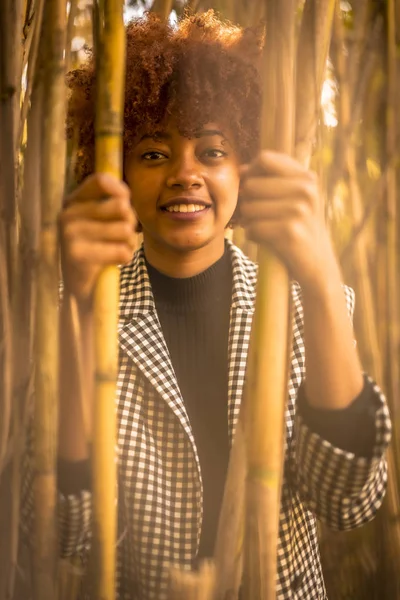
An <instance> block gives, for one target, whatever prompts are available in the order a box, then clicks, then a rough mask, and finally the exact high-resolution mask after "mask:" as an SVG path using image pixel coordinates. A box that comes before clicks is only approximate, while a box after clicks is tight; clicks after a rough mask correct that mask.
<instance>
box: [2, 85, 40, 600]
mask: <svg viewBox="0 0 400 600" xmlns="http://www.w3.org/2000/svg"><path fill="white" fill-rule="evenodd" d="M31 102H32V105H31V109H30V111H29V115H28V122H27V146H26V151H25V154H24V168H23V189H22V194H21V201H20V205H19V214H20V241H19V248H18V273H17V277H16V287H15V296H16V297H15V306H14V307H13V312H14V340H15V351H14V385H13V397H14V400H15V402H14V415H13V440H14V456H13V463H14V464H13V480H12V511H11V546H10V554H11V568H10V572H9V579H8V584H7V594H8V597H9V598H13V597H14V587H15V578H16V574H17V570H18V543H19V516H20V492H21V457H22V453H23V450H24V447H25V437H26V436H25V433H26V427H27V422H28V417H29V414H30V413H31V408H32V396H33V394H32V387H33V381H32V379H33V377H32V376H33V337H34V335H33V334H34V313H35V289H36V287H35V279H34V273H35V258H36V255H37V240H38V228H39V208H40V168H41V164H40V161H41V155H42V144H41V141H42V131H41V126H42V105H43V81H36V84H35V86H34V89H33V93H32V99H31Z"/></svg>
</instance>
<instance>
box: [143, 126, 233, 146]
mask: <svg viewBox="0 0 400 600" xmlns="http://www.w3.org/2000/svg"><path fill="white" fill-rule="evenodd" d="M204 137H220V138H223V139H224V140H229V133H228V132H227V131H226V128H223V127H221V126H220V125H219V124H218V123H215V122H211V123H206V124H205V125H204V126H203V127H201V128H199V129H197V130H195V131H194V132H193V133H191V134H190V135H184V134H182V133H181V132H180V131H179V129H178V126H177V125H176V124H175V123H174V122H173V121H172V122H169V123H167V124H165V125H162V126H159V127H156V128H154V129H153V130H152V131H145V130H144V131H141V132H139V133H138V135H137V136H136V143H137V144H138V143H140V142H141V141H143V140H148V139H151V140H160V141H171V140H176V139H179V138H182V139H201V138H204Z"/></svg>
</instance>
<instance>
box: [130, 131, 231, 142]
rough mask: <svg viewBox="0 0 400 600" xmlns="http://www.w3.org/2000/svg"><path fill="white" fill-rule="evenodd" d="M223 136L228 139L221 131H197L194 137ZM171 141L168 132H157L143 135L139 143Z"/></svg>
mask: <svg viewBox="0 0 400 600" xmlns="http://www.w3.org/2000/svg"><path fill="white" fill-rule="evenodd" d="M215 135H218V136H221V137H222V138H224V140H226V139H227V138H226V137H225V135H224V134H223V133H222V131H220V130H219V129H201V130H200V131H197V132H196V133H195V134H194V137H196V138H202V137H207V136H215ZM170 139H171V134H169V133H167V132H166V131H156V132H154V133H153V134H148V133H146V134H144V135H142V137H141V138H140V140H139V142H138V143H140V142H142V141H143V140H170Z"/></svg>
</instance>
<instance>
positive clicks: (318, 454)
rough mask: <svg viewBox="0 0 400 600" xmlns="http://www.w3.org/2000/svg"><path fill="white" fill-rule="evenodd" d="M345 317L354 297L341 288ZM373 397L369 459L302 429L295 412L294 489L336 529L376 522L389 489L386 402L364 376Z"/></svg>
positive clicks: (305, 428)
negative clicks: (374, 520) (373, 412)
mask: <svg viewBox="0 0 400 600" xmlns="http://www.w3.org/2000/svg"><path fill="white" fill-rule="evenodd" d="M345 294H346V299H347V305H348V309H349V316H350V318H352V315H353V309H354V292H353V291H352V290H351V289H350V288H345ZM365 379H366V382H367V383H368V384H369V386H370V390H371V393H372V394H373V395H375V399H374V404H375V406H376V411H375V426H374V435H373V436H372V439H371V445H372V447H371V448H370V451H369V452H368V457H367V456H358V455H356V454H355V453H353V452H349V451H346V450H344V449H342V448H339V447H337V446H335V445H334V444H332V443H330V442H329V441H328V440H326V439H324V438H323V437H322V436H321V435H320V434H319V433H318V432H316V431H313V430H311V429H310V427H309V426H308V425H307V424H306V422H305V420H304V419H303V418H302V416H301V414H300V413H299V411H296V416H295V423H294V444H295V452H294V456H295V478H296V487H297V490H298V492H299V494H300V496H301V499H302V500H303V502H305V504H306V506H307V508H308V509H309V510H311V511H312V512H313V513H314V514H315V516H316V517H317V518H319V519H320V520H322V521H323V522H325V523H326V524H327V525H328V526H329V527H330V528H332V529H336V530H345V529H352V528H355V527H358V526H360V525H362V524H363V523H365V522H367V521H370V520H372V519H373V518H374V516H375V514H376V512H377V510H378V509H379V507H380V506H381V504H382V501H383V498H384V495H385V491H386V485H387V461H386V449H387V446H388V444H389V442H390V438H391V421H390V416H389V410H388V407H387V403H386V399H385V397H384V395H383V393H382V391H381V390H380V389H379V387H378V385H377V384H376V383H375V382H373V381H372V379H371V378H370V377H368V376H367V375H365Z"/></svg>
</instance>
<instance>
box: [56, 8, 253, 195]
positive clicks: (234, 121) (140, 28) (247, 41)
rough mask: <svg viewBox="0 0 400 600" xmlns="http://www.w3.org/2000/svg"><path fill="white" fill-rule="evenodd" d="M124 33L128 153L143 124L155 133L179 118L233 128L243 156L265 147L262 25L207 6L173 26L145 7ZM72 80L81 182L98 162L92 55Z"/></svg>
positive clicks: (188, 124) (182, 126)
mask: <svg viewBox="0 0 400 600" xmlns="http://www.w3.org/2000/svg"><path fill="white" fill-rule="evenodd" d="M126 33H127V55H126V65H127V66H126V87H125V108H124V144H123V147H124V153H127V152H129V149H130V148H131V147H132V146H133V145H134V143H135V140H136V138H137V135H138V133H139V132H140V134H141V135H142V134H143V132H146V133H148V134H152V133H155V132H156V131H157V130H159V128H160V124H162V123H163V122H165V121H166V120H168V119H169V118H173V119H174V120H175V122H176V124H177V127H178V130H179V132H180V133H181V134H182V135H184V136H187V137H191V136H193V135H194V133H195V132H196V131H197V130H199V129H200V128H201V127H203V126H204V125H205V124H206V123H208V122H211V121H213V122H217V123H219V124H221V127H227V128H229V131H230V132H231V134H232V135H233V138H234V143H235V146H236V148H237V150H238V152H239V157H240V159H241V161H242V162H248V161H250V160H251V158H252V157H253V156H254V154H255V153H256V152H257V150H258V149H259V129H260V112H261V84H260V76H259V68H258V67H259V58H260V54H261V48H262V43H263V30H262V28H261V26H260V27H249V28H245V29H242V28H241V27H238V26H235V25H233V24H232V23H230V22H228V21H222V20H220V19H219V18H218V17H217V16H216V15H215V13H214V11H213V10H209V11H207V12H205V13H203V14H198V15H189V14H186V15H185V16H183V17H182V18H181V19H180V21H179V22H178V24H177V26H176V27H174V26H171V25H169V24H167V23H164V22H162V21H161V20H160V19H159V18H158V17H157V16H155V15H154V14H152V13H147V14H146V15H145V16H144V17H143V18H141V19H137V20H134V21H131V22H130V23H129V24H128V25H127V30H126ZM67 83H68V86H69V88H70V90H71V93H70V99H69V106H68V116H67V136H68V137H69V138H71V137H73V136H74V138H75V140H76V143H77V161H76V164H75V176H76V179H77V182H78V183H79V182H80V181H82V179H84V177H86V176H87V175H89V174H90V173H92V172H93V170H94V112H95V66H94V57H93V55H91V54H90V56H89V58H88V61H87V62H86V63H85V64H84V65H83V66H81V67H80V68H78V69H75V70H74V71H71V72H70V73H69V74H68V76H67ZM74 132H75V134H74ZM75 136H76V137H75Z"/></svg>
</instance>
